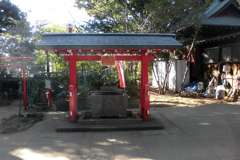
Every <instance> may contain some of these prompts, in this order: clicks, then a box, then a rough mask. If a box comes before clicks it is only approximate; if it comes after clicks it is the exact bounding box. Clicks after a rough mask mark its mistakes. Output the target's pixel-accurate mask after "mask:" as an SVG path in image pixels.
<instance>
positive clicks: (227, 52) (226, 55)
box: [221, 47, 232, 62]
mask: <svg viewBox="0 0 240 160" xmlns="http://www.w3.org/2000/svg"><path fill="white" fill-rule="evenodd" d="M231 60H232V47H223V48H222V53H221V61H224V62H228V61H231Z"/></svg>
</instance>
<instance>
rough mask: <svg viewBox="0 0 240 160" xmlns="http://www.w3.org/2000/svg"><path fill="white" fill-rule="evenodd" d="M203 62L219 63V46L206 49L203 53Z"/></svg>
mask: <svg viewBox="0 0 240 160" xmlns="http://www.w3.org/2000/svg"><path fill="white" fill-rule="evenodd" d="M202 56H203V63H217V62H218V59H219V48H212V49H206V50H204V51H203V53H202Z"/></svg>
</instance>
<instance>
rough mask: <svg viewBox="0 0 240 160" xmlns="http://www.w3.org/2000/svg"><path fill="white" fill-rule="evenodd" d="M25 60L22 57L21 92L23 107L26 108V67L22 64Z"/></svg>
mask: <svg viewBox="0 0 240 160" xmlns="http://www.w3.org/2000/svg"><path fill="white" fill-rule="evenodd" d="M24 63H25V61H24V59H23V66H22V67H23V92H24V98H23V99H24V109H27V82H26V67H25V65H24Z"/></svg>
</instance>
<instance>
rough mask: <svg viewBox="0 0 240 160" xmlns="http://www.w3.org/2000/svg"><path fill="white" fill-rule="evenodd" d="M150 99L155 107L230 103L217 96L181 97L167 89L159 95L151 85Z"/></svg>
mask: <svg viewBox="0 0 240 160" xmlns="http://www.w3.org/2000/svg"><path fill="white" fill-rule="evenodd" d="M150 101H151V102H150V104H151V105H152V106H154V107H171V106H175V107H186V106H188V107H196V106H201V105H206V104H216V103H228V102H226V101H224V100H217V99H215V98H205V97H200V98H192V97H179V96H178V94H177V93H173V92H170V91H167V92H166V94H165V95H158V89H157V88H154V87H151V92H150ZM238 102H239V101H238ZM238 102H233V103H238Z"/></svg>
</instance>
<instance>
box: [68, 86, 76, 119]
mask: <svg viewBox="0 0 240 160" xmlns="http://www.w3.org/2000/svg"><path fill="white" fill-rule="evenodd" d="M74 90H75V86H74V85H69V119H70V120H74V119H75V116H76V115H77V114H76V111H75V100H74V99H75V98H74Z"/></svg>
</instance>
